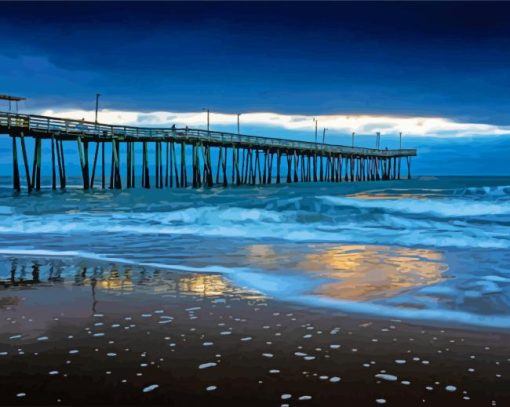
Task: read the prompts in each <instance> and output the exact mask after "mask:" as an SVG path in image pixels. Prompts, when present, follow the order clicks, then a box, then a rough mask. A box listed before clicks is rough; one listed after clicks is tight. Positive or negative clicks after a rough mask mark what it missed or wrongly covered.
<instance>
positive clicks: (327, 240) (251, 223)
mask: <svg viewBox="0 0 510 407" xmlns="http://www.w3.org/2000/svg"><path fill="white" fill-rule="evenodd" d="M0 184H1V185H0V260H2V261H1V262H0V279H2V280H6V281H7V280H9V278H10V277H11V274H10V273H11V271H12V266H11V265H12V262H13V261H22V260H23V259H33V258H38V259H41V260H40V262H41V264H45V263H44V262H48V261H49V260H51V259H63V260H65V262H66V264H67V265H68V267H65V268H64V269H63V270H62V272H61V274H59V278H61V279H66V278H67V279H72V278H73V275H74V274H75V273H77V269H76V268H73V267H72V266H69V264H71V265H72V264H78V263H80V262H83V261H94V262H104V263H107V264H119V265H132V266H136V267H137V268H138V269H140V268H141V269H147V270H158V271H159V272H160V273H165V272H166V271H168V272H179V273H205V274H210V275H218V276H221V278H222V279H225V281H228V284H229V285H233V286H237V287H240V288H243V289H247V290H251V291H253V292H256V293H260V294H262V295H264V296H269V297H273V298H275V299H278V300H281V301H288V302H292V303H295V304H299V305H300V306H305V307H321V308H326V309H327V308H331V309H335V310H342V311H345V312H346V313H357V314H359V313H362V314H367V315H371V316H374V317H384V318H396V319H409V320H419V321H426V322H432V323H441V324H444V323H446V324H465V325H470V326H483V327H492V328H502V329H506V328H510V178H504V177H492V178H491V177H487V178H481V177H418V178H416V179H413V180H400V181H381V182H370V183H369V182H362V183H303V184H282V185H279V186H277V185H271V186H264V187H247V186H246V187H235V188H219V187H218V188H212V189H199V190H192V189H183V190H175V189H173V190H169V189H163V190H155V189H152V190H143V189H134V190H124V191H113V190H105V191H102V190H92V191H82V190H81V189H80V188H79V180H75V182H74V184H75V185H74V186H73V182H72V180H71V183H70V184H71V185H70V187H69V188H68V189H67V191H64V192H61V191H54V192H53V191H51V190H50V189H49V188H43V190H42V191H41V192H34V193H32V194H31V195H30V196H29V195H28V194H27V193H26V191H23V192H22V193H20V194H16V193H13V191H12V188H11V186H10V179H9V178H1V179H0ZM41 272H42V275H41V279H43V280H44V279H45V278H49V277H48V273H49V272H50V271H49V268H48V269H45V268H44V267H42V268H41ZM169 274H171V273H169ZM163 275H164V274H163Z"/></svg>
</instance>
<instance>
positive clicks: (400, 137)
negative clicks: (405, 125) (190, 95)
mask: <svg viewBox="0 0 510 407" xmlns="http://www.w3.org/2000/svg"><path fill="white" fill-rule="evenodd" d="M399 149H400V150H402V132H400V147H399Z"/></svg>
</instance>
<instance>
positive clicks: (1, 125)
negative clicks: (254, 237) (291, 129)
mask: <svg viewBox="0 0 510 407" xmlns="http://www.w3.org/2000/svg"><path fill="white" fill-rule="evenodd" d="M0 134H6V135H9V136H10V137H11V139H12V163H13V167H12V179H13V187H14V190H16V191H20V190H21V185H22V179H25V180H26V187H27V189H28V191H29V192H31V191H33V190H40V189H41V166H42V163H41V160H42V141H43V140H49V141H50V143H51V179H52V181H51V186H52V188H53V189H57V187H59V188H61V189H65V187H66V182H67V179H68V177H67V176H66V157H65V154H64V142H65V143H66V144H69V143H73V144H74V145H75V146H76V149H77V152H78V157H79V166H80V168H81V174H82V180H83V188H84V189H90V188H95V187H98V186H100V187H101V188H103V189H105V188H111V189H122V187H123V186H124V187H126V188H135V187H137V186H141V187H143V188H150V187H151V186H153V187H155V188H187V187H193V188H200V187H212V186H214V185H222V186H225V187H226V186H228V185H267V184H273V183H276V184H280V183H295V182H355V181H378V180H395V179H400V178H401V161H402V158H404V159H405V162H406V164H407V171H406V177H407V178H411V157H413V156H416V150H414V149H405V150H402V149H400V150H387V149H385V150H382V149H370V148H360V147H346V146H340V145H332V144H323V143H311V142H305V141H295V140H287V139H278V138H270V137H258V136H248V135H242V134H235V133H226V132H218V131H208V130H202V129H190V128H187V127H186V128H176V127H175V126H174V127H171V128H142V127H133V126H113V125H106V124H99V123H94V122H87V121H83V120H69V119H61V118H53V117H46V116H38V115H24V114H14V113H7V112H0ZM27 138H33V139H34V151H33V154H32V159H31V160H30V161H29V154H28V151H27V146H26V143H25V140H26V139H27ZM151 144H152V145H153V146H154V149H153V151H151V153H152V154H151V155H153V157H152V159H151V158H150V157H149V145H151ZM121 146H123V148H122V149H121ZM135 151H138V152H141V153H142V155H141V157H142V158H141V163H138V162H136V160H135V156H136V154H135ZM122 152H124V153H125V160H122V157H121V156H122V154H121V153H122ZM107 155H109V156H110V159H109V160H107ZM107 161H108V163H107ZM124 166H125V168H124V170H122V167H124ZM20 167H21V168H20ZM107 167H109V168H107ZM107 173H108V174H107ZM22 174H23V175H22Z"/></svg>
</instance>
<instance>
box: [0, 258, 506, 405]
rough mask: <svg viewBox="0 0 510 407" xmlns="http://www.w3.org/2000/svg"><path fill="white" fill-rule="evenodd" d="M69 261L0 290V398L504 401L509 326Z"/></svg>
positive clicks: (211, 278) (69, 401) (66, 401)
mask: <svg viewBox="0 0 510 407" xmlns="http://www.w3.org/2000/svg"><path fill="white" fill-rule="evenodd" d="M76 269H77V270H78V271H77V272H76V275H75V277H74V278H68V277H65V278H62V277H58V276H57V277H55V278H51V279H50V280H51V281H49V282H48V281H47V279H43V278H41V279H40V278H39V276H38V275H36V276H35V277H36V278H35V280H36V281H35V282H33V283H27V282H26V281H27V280H30V279H32V280H34V275H33V273H32V274H31V273H27V276H26V277H25V282H24V283H22V282H20V281H19V279H18V280H16V279H15V280H13V281H12V282H6V284H5V285H6V287H5V288H3V289H1V290H0V366H1V367H2V368H1V369H0V390H1V394H2V397H1V399H0V400H1V401H0V402H1V403H2V404H3V405H19V404H46V405H47V404H51V405H54V404H61V405H77V404H82V405H83V404H85V405H91V404H94V405H109V404H131V405H142V404H152V405H176V406H204V405H236V406H248V405H250V406H251V405H253V406H261V405H273V406H281V405H289V406H294V405H298V406H299V405H303V406H305V405H320V406H330V405H331V406H340V405H356V406H365V405H366V406H374V405H388V406H414V405H423V404H425V405H433V406H442V405H448V406H457V405H466V406H468V405H472V406H495V405H497V406H506V405H510V386H509V385H508V384H509V382H508V377H510V369H509V365H510V362H509V361H510V341H509V339H510V335H509V333H508V332H505V331H491V330H481V329H479V328H476V329H475V328H467V327H466V328H462V327H445V326H442V327H433V326H430V325H428V324H427V325H423V326H422V325H421V324H420V323H419V322H413V323H410V322H405V323H404V322H402V321H398V320H384V319H371V318H369V317H364V316H353V315H345V314H342V313H339V312H335V311H332V310H328V309H320V308H306V307H304V306H299V305H293V304H289V303H283V302H279V301H278V300H276V299H271V298H266V297H263V296H261V295H259V294H257V293H255V292H252V291H249V290H243V289H240V288H236V287H233V286H232V285H230V284H229V283H228V281H227V280H225V279H224V278H223V277H222V276H220V275H215V274H210V275H208V274H185V273H171V272H168V271H164V272H160V271H155V270H147V269H145V270H143V269H133V268H128V267H125V266H116V265H98V264H93V263H86V262H85V263H84V262H83V261H81V262H80V263H79V265H78V266H77V268H76ZM27 270H28V271H31V269H30V268H29V267H28V266H27ZM91 270H94V271H93V272H91ZM32 271H33V270H32ZM39 280H40V281H41V282H38V281H39ZM12 283H14V284H12Z"/></svg>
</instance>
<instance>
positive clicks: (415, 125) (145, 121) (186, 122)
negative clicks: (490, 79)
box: [33, 110, 510, 138]
mask: <svg viewBox="0 0 510 407" xmlns="http://www.w3.org/2000/svg"><path fill="white" fill-rule="evenodd" d="M33 113H37V114H41V115H45V116H52V117H63V118H70V119H78V120H79V119H82V118H84V119H85V120H88V121H93V120H94V114H95V112H94V111H93V110H42V111H41V110H39V111H37V112H33ZM206 117H207V116H206V112H163V111H155V112H136V111H121V110H101V111H100V112H99V122H101V123H106V124H116V125H130V126H147V127H170V126H172V125H173V124H175V125H176V126H177V127H180V126H182V127H184V126H189V127H191V128H204V127H205V126H206V122H207V121H206V120H207V118H206ZM314 120H317V127H318V129H319V133H321V132H322V129H323V128H326V129H327V130H328V133H331V132H334V133H344V134H350V133H352V132H355V133H356V134H357V135H373V134H375V133H376V132H381V134H383V135H384V134H398V133H400V132H402V133H403V134H405V135H406V136H416V137H438V138H458V137H473V136H504V135H510V127H508V126H497V125H491V124H480V123H463V122H457V121H453V120H450V119H447V118H442V117H398V116H377V115H318V116H307V115H292V114H279V113H270V112H253V113H243V114H242V115H241V117H240V121H241V132H243V131H242V127H243V126H244V125H249V126H250V127H251V128H253V127H269V128H279V129H284V130H287V131H313V130H314V129H315V121H314ZM210 122H211V129H214V128H215V126H218V127H221V129H222V130H224V131H225V128H227V127H231V130H230V131H233V132H235V131H237V115H236V114H226V113H214V112H211V113H210Z"/></svg>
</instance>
